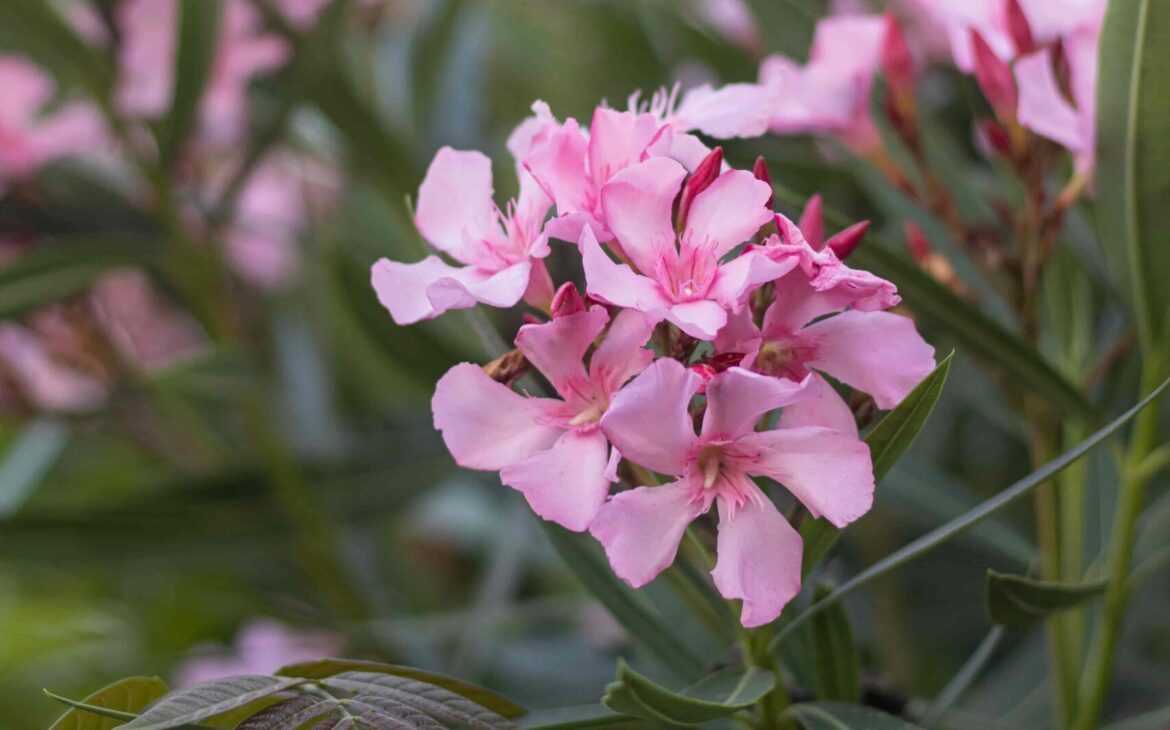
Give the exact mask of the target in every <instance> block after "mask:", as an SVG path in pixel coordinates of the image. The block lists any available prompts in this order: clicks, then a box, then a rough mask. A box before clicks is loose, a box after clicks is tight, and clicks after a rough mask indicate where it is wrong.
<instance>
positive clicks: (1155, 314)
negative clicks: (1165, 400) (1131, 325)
mask: <svg viewBox="0 0 1170 730" xmlns="http://www.w3.org/2000/svg"><path fill="white" fill-rule="evenodd" d="M1168 46H1170V4H1167V3H1165V2H1162V1H1161V0H1111V1H1110V3H1109V8H1108V12H1107V13H1106V15H1105V24H1104V26H1103V28H1102V30H1101V49H1100V52H1099V53H1100V59H1101V60H1100V64H1101V68H1100V72H1099V77H1098V79H1099V80H1098V85H1097V88H1098V96H1097V166H1096V170H1095V173H1094V178H1095V185H1096V188H1097V190H1098V202H1099V204H1100V219H1099V221H1100V226H1101V241H1102V243H1103V244H1104V246H1105V250H1106V254H1107V255H1108V258H1109V259H1110V260H1111V263H1112V265H1113V268H1114V270H1115V273H1116V274H1117V275H1118V277H1119V278H1120V279H1121V281H1122V282H1123V285H1122V291H1126V292H1130V293H1131V294H1132V296H1133V308H1134V311H1135V313H1136V317H1137V321H1138V328H1139V331H1140V332H1141V333H1142V337H1143V340H1144V342H1145V343H1146V345H1147V346H1154V347H1157V348H1159V349H1160V350H1161V351H1162V352H1163V353H1165V352H1166V350H1167V347H1168V345H1167V340H1166V335H1167V333H1168V329H1167V322H1168V321H1170V287H1167V286H1166V285H1165V283H1164V282H1163V281H1162V278H1163V277H1164V276H1165V274H1166V272H1167V271H1170V224H1168V222H1167V218H1166V201H1167V200H1168V199H1170V135H1167V134H1166V120H1167V119H1168V118H1170V74H1167V73H1166V48H1167V47H1168Z"/></svg>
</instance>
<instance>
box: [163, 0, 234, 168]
mask: <svg viewBox="0 0 1170 730" xmlns="http://www.w3.org/2000/svg"><path fill="white" fill-rule="evenodd" d="M179 7H180V20H179V55H178V61H177V63H176V65H175V91H174V94H173V101H172V102H171V111H170V114H169V116H168V117H167V120H166V126H165V127H164V129H163V134H162V135H161V137H162V138H161V139H160V144H159V147H160V150H161V153H162V160H163V165H164V166H166V167H170V166H171V165H173V164H174V163H175V161H176V160H178V158H179V156H180V153H181V151H182V148H183V145H184V144H185V143H186V142H187V139H188V138H189V137H190V136H191V133H192V132H194V131H195V128H196V126H197V125H198V123H199V110H200V109H201V108H202V106H203V92H204V89H205V88H206V86H207V80H208V78H209V77H210V76H211V68H212V64H213V63H214V61H215V52H216V47H217V46H218V44H219V28H220V22H221V19H222V16H223V2H222V0H182V2H181V4H180V6H179Z"/></svg>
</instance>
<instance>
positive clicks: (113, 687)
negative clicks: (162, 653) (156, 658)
mask: <svg viewBox="0 0 1170 730" xmlns="http://www.w3.org/2000/svg"><path fill="white" fill-rule="evenodd" d="M166 693H167V685H166V682H164V681H162V680H161V679H159V678H158V677H127V678H126V679H119V680H118V681H117V682H114V683H113V684H110V685H107V686H105V687H103V688H101V689H99V690H98V691H97V692H94V693H93V694H91V695H89V696H88V697H86V698H85V699H84V700H82V701H81V702H77V703H75V702H73V701H72V700H67V699H65V698H63V697H58V696H57V695H54V694H52V693H49V692H46V694H48V695H49V696H50V697H52V698H53V699H55V700H58V701H60V702H65V703H67V704H71V705H73V709H71V710H69V711H68V712H66V713H65V714H64V715H62V716H61V719H59V720H57V722H55V723H53V726H52V727H51V728H49V730H111V728H115V727H117V726H118V725H121V724H122V723H124V722H125V721H126V720H130V719H133V718H134V717H135V716H136V715H137V713H138V712H140V711H141V710H142V708H144V707H146V706H147V705H149V704H150V703H151V702H154V701H155V700H157V699H158V698H159V697H162V696H163V695H165V694H166Z"/></svg>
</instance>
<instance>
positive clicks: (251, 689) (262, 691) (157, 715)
mask: <svg viewBox="0 0 1170 730" xmlns="http://www.w3.org/2000/svg"><path fill="white" fill-rule="evenodd" d="M303 681H304V680H302V679H298V678H295V677H263V676H258V675H257V676H251V675H246V676H241V677H229V678H227V679H217V680H214V681H211V682H202V683H200V684H196V685H192V686H190V687H186V688H184V689H181V690H179V691H177V692H172V693H171V694H169V695H167V696H166V697H164V698H163V699H161V700H160V701H159V702H158V703H157V704H156V705H154V706H153V707H151V708H150V709H149V710H147V711H146V712H144V713H142V714H141V715H139V716H138V717H137V718H135V719H134V720H131V721H130V722H128V723H126V725H125V726H124V727H125V728H126V730H165V729H166V728H176V727H180V726H182V725H186V724H188V723H197V722H199V721H200V720H205V719H207V718H209V717H214V716H215V715H220V714H223V713H225V712H228V711H229V710H233V709H235V708H237V707H242V706H244V705H246V704H248V703H249V702H254V701H256V700H258V699H261V698H263V697H268V696H270V695H273V694H276V693H277V692H280V691H281V690H284V689H288V688H289V687H293V686H295V685H297V684H300V683H301V682H303Z"/></svg>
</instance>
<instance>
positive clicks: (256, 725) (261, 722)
mask: <svg viewBox="0 0 1170 730" xmlns="http://www.w3.org/2000/svg"><path fill="white" fill-rule="evenodd" d="M337 706H338V705H337V700H334V699H332V698H329V699H325V698H322V697H318V696H316V695H309V694H304V695H297V696H296V697H293V698H291V699H287V700H285V701H284V702H278V703H277V704H275V705H272V706H270V707H266V708H264V709H263V710H261V711H260V712H257V713H256V714H255V715H252V716H251V717H250V718H248V719H247V720H245V721H244V722H243V723H240V724H239V725H237V726H236V730H297V728H299V727H301V726H302V725H304V724H306V723H308V722H310V721H312V720H316V719H318V718H321V717H324V716H325V715H326V714H327V713H329V712H332V711H333V710H334V709H336V708H337Z"/></svg>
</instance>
